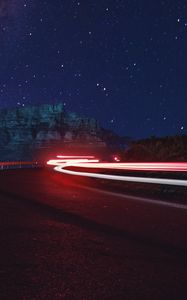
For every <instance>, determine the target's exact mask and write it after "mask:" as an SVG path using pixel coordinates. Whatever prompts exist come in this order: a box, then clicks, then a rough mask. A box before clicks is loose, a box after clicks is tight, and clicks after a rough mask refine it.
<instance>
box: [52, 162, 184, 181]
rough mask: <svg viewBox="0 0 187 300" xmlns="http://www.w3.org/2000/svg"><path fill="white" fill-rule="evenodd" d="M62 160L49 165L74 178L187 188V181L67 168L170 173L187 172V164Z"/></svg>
mask: <svg viewBox="0 0 187 300" xmlns="http://www.w3.org/2000/svg"><path fill="white" fill-rule="evenodd" d="M58 158H61V159H55V160H50V161H48V162H47V164H48V165H52V166H55V168H54V169H55V171H57V172H61V173H64V174H68V175H73V176H81V177H91V178H98V179H106V180H117V181H128V182H137V183H152V184H163V185H174V186H187V180H179V179H166V178H150V177H138V176H120V175H108V174H101V173H94V172H93V173H92V172H90V171H89V172H82V171H80V170H79V171H72V170H67V169H66V168H67V167H70V166H71V167H73V166H74V167H79V169H80V168H89V169H90V168H95V169H103V170H106V169H110V170H131V171H135V170H136V171H137V170H141V171H146V172H147V171H165V172H166V171H167V172H168V171H169V172H171V171H172V172H176V171H177V172H185V171H187V163H101V162H99V160H97V159H94V156H58Z"/></svg>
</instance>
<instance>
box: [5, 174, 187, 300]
mask: <svg viewBox="0 0 187 300" xmlns="http://www.w3.org/2000/svg"><path fill="white" fill-rule="evenodd" d="M184 189H185V188H184ZM149 200H151V199H145V198H144V197H142V196H141V197H137V196H136V197H135V196H132V197H130V196H129V197H128V196H122V195H119V196H118V195H117V191H115V190H113V191H112V193H110V192H106V191H104V192H102V190H100V187H99V182H97V183H95V182H94V180H93V179H92V180H91V179H88V178H82V179H80V180H78V181H77V180H75V178H74V177H73V176H65V175H62V174H59V173H55V172H53V171H50V170H12V171H10V170H9V171H2V172H0V208H1V209H0V230H1V247H0V254H1V255H0V299H24V300H27V299H28V300H29V299H45V300H47V299H54V300H56V299H57V300H58V299H68V300H74V299H76V300H79V299H80V300H83V299H85V300H92V299H93V300H95V299H97V300H98V299H109V300H110V299H115V300H116V299H117V300H121V299H130V300H131V299H136V300H137V299H149V300H150V299H151V300H154V299H155V300H161V299H164V300H165V299H187V286H186V278H187V209H186V208H185V207H186V206H185V199H178V202H177V203H178V204H180V200H182V205H181V206H180V205H179V206H175V205H172V201H170V200H169V201H168V199H167V203H169V204H168V205H162V201H163V199H158V200H159V201H160V203H159V202H155V201H157V200H155V199H154V201H150V202H149Z"/></svg>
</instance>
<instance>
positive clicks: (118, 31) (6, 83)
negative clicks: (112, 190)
mask: <svg viewBox="0 0 187 300" xmlns="http://www.w3.org/2000/svg"><path fill="white" fill-rule="evenodd" d="M0 23H1V28H0V108H4V107H13V106H28V105H35V104H40V103H51V104H52V103H57V102H63V103H64V105H65V106H66V109H67V110H68V111H74V112H76V113H78V114H79V115H82V116H86V117H87V116H88V117H94V118H96V119H98V120H99V122H100V124H101V125H102V126H103V127H105V128H109V129H112V130H114V131H115V132H116V133H118V134H120V135H125V136H131V137H136V138H139V137H149V136H153V135H154V136H164V135H175V134H186V133H187V1H186V0H185V1H179V0H163V1H159V0H147V1H146V0H141V1H138V0H92V1H91V0H80V1H73V0H48V1H42V0H0Z"/></svg>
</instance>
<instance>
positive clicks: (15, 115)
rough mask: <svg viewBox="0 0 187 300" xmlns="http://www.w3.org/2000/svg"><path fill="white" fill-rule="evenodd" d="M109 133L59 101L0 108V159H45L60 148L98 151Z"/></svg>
mask: <svg viewBox="0 0 187 300" xmlns="http://www.w3.org/2000/svg"><path fill="white" fill-rule="evenodd" d="M110 135H112V133H111V132H110V134H109V132H108V131H105V130H104V129H102V128H101V127H100V126H99V124H98V121H97V120H95V119H93V118H82V117H79V116H77V115H76V114H75V113H70V112H66V111H65V110H64V105H63V104H62V103H58V104H55V105H50V104H44V105H40V106H31V107H19V108H13V109H3V110H0V155H1V161H5V160H13V159H14V160H23V159H26V160H27V159H37V158H41V157H42V156H43V157H44V158H45V157H47V156H48V155H49V154H50V153H53V154H54V152H55V153H57V152H58V151H62V149H66V151H69V152H73V151H85V149H86V151H87V152H91V151H92V150H93V149H94V151H102V150H104V149H106V146H107V142H108V141H107V138H108V137H109V136H110ZM114 136H115V137H117V136H116V135H115V134H114V135H113V137H114ZM105 137H106V141H105ZM68 149H69V150H68ZM78 149H79V150H78ZM84 153H85V152H84Z"/></svg>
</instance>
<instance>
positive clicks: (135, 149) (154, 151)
mask: <svg viewBox="0 0 187 300" xmlns="http://www.w3.org/2000/svg"><path fill="white" fill-rule="evenodd" d="M121 157H122V160H124V161H179V162H180V161H181V162H182V161H187V135H181V136H167V137H162V138H157V137H151V138H147V139H143V140H138V141H134V142H131V144H130V147H129V148H128V150H126V151H122V154H121Z"/></svg>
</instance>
